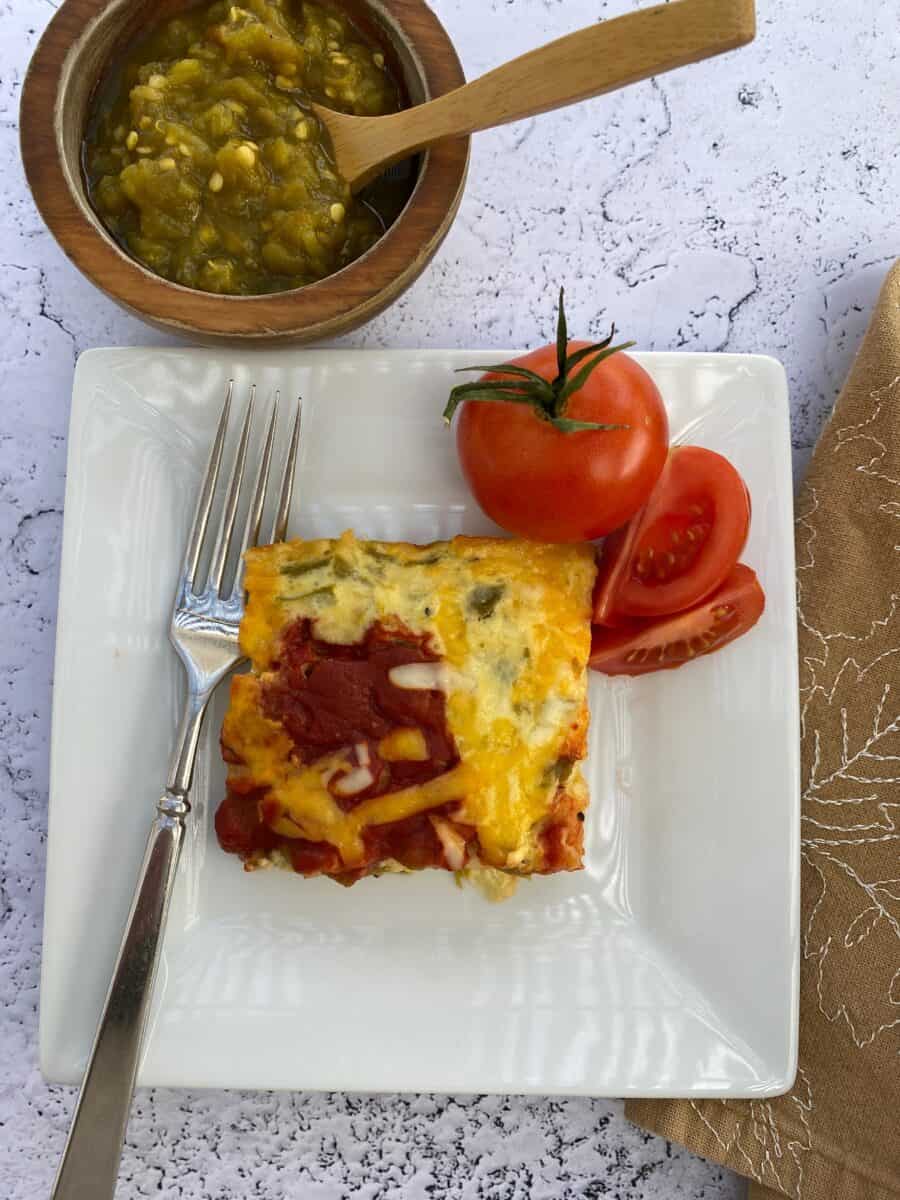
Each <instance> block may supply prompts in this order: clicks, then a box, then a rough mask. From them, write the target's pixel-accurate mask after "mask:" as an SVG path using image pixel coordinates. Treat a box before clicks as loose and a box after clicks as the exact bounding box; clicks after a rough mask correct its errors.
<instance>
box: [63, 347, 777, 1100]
mask: <svg viewBox="0 0 900 1200" xmlns="http://www.w3.org/2000/svg"><path fill="white" fill-rule="evenodd" d="M483 353H484V352H483V351H477V352H469V351H447V352H443V351H423V352H416V351H404V350H400V351H329V350H321V351H290V350H288V351H278V352H267V353H265V354H261V353H259V352H253V351H234V352H231V351H221V350H220V351H206V350H193V349H184V350H137V349H126V350H92V351H89V352H88V353H87V354H84V355H83V356H82V357H81V359H80V360H79V362H78V368H77V371H76V374H75V389H74V398H73V404H72V422H71V431H70V440H69V467H68V482H67V492H66V510H65V531H64V543H63V555H62V579H61V591H60V608H59V631H58V644H57V656H56V682H55V694H54V706H53V747H52V785H51V798H50V837H49V852H48V860H47V901H46V923H45V929H44V961H43V979H42V989H41V1025H40V1029H41V1063H42V1068H43V1071H44V1074H45V1075H46V1076H47V1077H48V1078H49V1079H51V1080H54V1081H64V1082H74V1081H76V1080H77V1079H78V1078H79V1077H80V1075H81V1072H82V1070H83V1067H84V1065H85V1061H86V1057H87V1053H88V1050H89V1046H90V1043H91V1038H92V1034H93V1030H94V1027H95V1024H96V1021H97V1017H98V1013H99V1009H100V1005H101V1002H102V998H103V995H104V993H105V990H106V986H107V981H108V978H109V973H110V969H111V965H112V961H113V958H114V956H115V950H116V946H117V944H118V940H119V935H120V930H121V926H122V923H123V920H124V917H125V913H126V911H127V908H128V902H129V898H130V895H131V890H132V886H133V882H134V879H135V874H136V871H137V867H138V863H139V861H140V857H141V853H142V849H143V843H144V838H145V835H146V830H147V827H148V823H149V821H150V817H151V813H152V809H153V804H154V801H155V800H156V798H157V795H158V792H159V789H160V787H161V785H162V782H163V779H164V773H165V767H166V762H167V758H168V753H169V749H170V746H171V741H172V736H173V732H174V724H175V719H176V714H177V712H178V711H179V704H180V696H181V688H182V679H181V673H180V668H179V666H178V664H177V662H176V659H175V655H174V653H173V652H172V650H171V649H170V647H169V644H168V641H167V620H168V612H169V605H170V602H171V596H172V592H173V587H174V581H175V577H176V573H177V569H178V561H179V558H180V554H181V549H182V545H183V542H184V539H185V535H186V530H187V526H188V523H189V514H190V511H191V508H192V505H193V501H194V496H195V492H196V489H197V487H198V484H199V478H200V473H201V468H202V464H203V461H204V459H205V456H206V453H207V449H208V445H209V440H210V437H211V434H212V430H213V426H214V423H215V416H216V414H217V412H218V409H219V406H220V404H221V400H222V395H223V392H224V387H225V382H226V380H227V379H228V378H229V376H232V375H233V376H234V378H235V380H236V383H237V386H238V395H245V394H246V391H245V389H246V387H247V384H248V382H249V381H250V380H251V379H255V380H256V382H257V384H258V385H259V387H260V389H261V392H262V395H263V397H265V396H267V395H268V394H269V393H270V392H271V390H272V389H274V388H275V387H280V388H281V391H282V394H283V395H284V396H294V395H296V394H298V393H302V395H303V397H304V403H305V407H304V424H303V442H302V451H301V458H300V466H299V475H298V491H297V493H296V496H295V511H294V514H293V522H292V532H293V533H294V534H295V535H299V536H325V535H333V534H337V533H339V532H340V531H341V530H342V529H344V528H346V527H348V526H353V527H354V528H355V529H356V530H357V532H358V533H360V534H361V535H363V536H366V537H379V538H390V539H394V538H405V539H410V540H413V541H428V540H432V539H435V538H439V537H448V536H451V535H453V534H455V533H459V532H464V533H484V532H492V531H493V526H492V525H491V524H490V522H488V521H486V519H485V518H484V517H483V516H482V514H481V513H480V512H479V511H478V509H477V507H476V506H475V504H474V502H473V500H472V498H471V496H470V495H469V493H468V491H467V488H466V486H465V484H464V482H463V480H462V478H461V476H460V474H459V471H458V468H457V463H456V455H455V450H454V440H453V437H452V436H451V435H450V434H449V433H448V432H447V431H446V430H445V428H444V427H443V425H442V422H441V419H440V414H441V409H442V407H443V403H444V400H445V398H446V394H447V391H448V388H449V387H450V386H451V384H452V381H453V376H452V371H453V368H454V367H458V366H460V365H463V364H468V363H471V362H473V361H474V362H478V361H479V360H480V359H482V358H483ZM490 357H491V358H492V359H493V360H497V359H498V358H502V357H504V352H499V351H493V352H492V353H491V355H490ZM636 357H638V358H639V360H640V361H641V362H642V363H643V364H644V366H645V367H646V368H647V369H648V370H649V371H650V373H651V374H652V375H653V377H654V378H655V379H656V381H657V383H658V384H659V386H660V389H661V391H662V394H663V396H664V397H665V400H666V404H667V405H668V408H669V412H670V417H671V425H672V434H673V436H680V435H685V434H687V438H688V440H691V441H694V442H697V443H700V444H703V445H706V446H709V447H711V448H713V449H715V450H719V451H722V452H723V453H724V454H727V455H728V457H729V458H730V459H731V460H732V461H733V462H734V463H735V465H736V466H737V467H738V469H739V470H740V471H741V472H742V473H743V475H744V477H745V479H746V480H747V483H748V485H749V487H750V491H751V493H752V496H753V527H752V531H751V535H750V541H749V544H748V546H747V549H746V551H745V554H744V558H745V559H746V561H747V562H749V563H750V564H751V565H752V566H753V567H754V568H756V570H757V571H758V573H759V575H760V578H761V580H762V582H763V585H764V587H765V590H766V594H767V597H768V604H767V607H766V611H765V614H764V616H763V618H762V620H761V622H760V624H759V625H758V626H757V628H756V629H754V630H753V632H752V633H751V634H750V635H749V636H747V637H746V638H744V639H742V640H741V641H739V642H737V643H735V644H734V645H733V646H730V647H729V648H728V649H726V650H725V651H724V652H723V653H721V654H715V655H713V656H711V657H710V658H707V659H703V660H702V661H700V662H698V663H694V664H691V665H690V666H688V667H685V668H684V669H682V670H680V671H675V672H670V673H663V674H660V675H650V676H647V677H645V678H642V679H637V680H627V679H620V680H610V679H605V678H602V677H599V676H597V677H595V678H593V679H592V682H591V709H592V714H593V716H592V724H591V743H590V745H591V749H590V760H589V764H588V769H587V776H588V781H589V784H590V788H591V807H590V809H589V812H588V823H587V826H586V841H587V848H586V856H585V857H586V869H585V870H584V871H582V872H579V873H575V874H564V875H559V876H553V877H550V878H546V879H535V880H532V881H525V882H524V883H523V884H521V885H520V887H519V890H518V893H517V894H516V896H515V897H514V898H513V899H511V900H509V901H507V902H506V903H504V904H490V903H488V902H487V901H486V900H484V899H483V898H482V897H481V896H480V894H479V893H478V892H477V891H475V890H473V889H463V890H458V889H457V888H456V887H455V886H454V882H453V879H452V877H450V876H448V875H444V874H442V873H440V872H425V873H423V874H422V875H420V876H414V877H388V878H382V879H378V880H374V879H370V880H365V881H363V882H362V883H360V884H357V885H356V886H354V887H353V888H350V889H348V890H345V889H343V888H341V887H338V886H336V885H335V884H333V883H331V882H329V881H327V880H301V879H299V878H296V877H294V876H291V875H289V874H287V873H281V872H260V873H255V874H252V875H251V874H245V873H244V872H243V871H242V870H241V869H240V864H239V863H238V862H237V861H236V860H235V859H234V858H233V857H230V856H226V855H225V854H223V853H222V852H221V851H220V849H219V847H218V845H217V844H216V841H215V837H214V834H213V832H212V813H213V812H214V810H215V807H216V804H217V802H218V799H219V797H220V796H221V794H222V790H223V780H224V772H223V769H222V767H221V765H220V762H219V756H218V747H217V738H218V726H219V723H220V721H221V716H222V712H223V708H224V701H225V696H224V694H223V695H221V696H220V697H219V698H218V700H219V703H218V705H217V706H216V708H215V710H214V711H213V712H212V713H211V719H209V720H208V722H207V728H206V731H205V740H204V744H203V747H202V752H201V757H200V762H199V766H198V775H197V780H196V784H195V789H194V805H195V808H194V813H193V816H192V819H191V823H190V832H189V837H188V840H187V845H186V847H185V853H184V857H183V859H182V863H181V872H180V878H179V881H178V887H177V890H176V895H175V899H174V902H173V908H172V912H171V917H170V920H169V926H168V930H167V932H166V937H165V944H164V950H163V961H162V966H161V969H160V973H159V978H158V981H157V987H156V993H155V997H154V1002H153V1008H152V1019H151V1022H150V1029H149V1034H148V1037H147V1040H146V1044H145V1050H144V1055H143V1061H142V1064H141V1068H140V1078H139V1082H141V1083H144V1084H168V1085H174V1086H191V1087H198V1086H210V1087H222V1086H235V1087H270V1088H315V1089H341V1090H348V1091H387V1090H389V1091H395V1090H396V1091H438V1092H538V1093H551V1094H552V1093H574V1094H578V1093H586V1094H592V1095H598V1096H611V1095H616V1096H621V1095H648V1096H650V1095H655V1096H673V1095H686V1096H765V1095H772V1094H775V1093H778V1092H782V1091H784V1090H786V1089H787V1088H788V1087H789V1086H790V1084H791V1082H792V1080H793V1077H794V1071H795V1064H796V1053H797V978H798V952H799V940H798V879H799V858H798V833H799V795H798V699H797V661H796V640H795V608H794V585H793V557H794V556H793V536H792V490H791V470H790V450H789V442H788V403H787V388H786V383H785V376H784V372H783V370H782V368H781V367H780V365H779V364H778V363H777V362H775V361H773V360H772V359H768V358H762V357H755V356H744V355H724V354H716V355H704V354H694V355H691V354H645V355H638V356H636ZM457 378H458V377H457ZM222 691H223V693H224V691H225V689H222Z"/></svg>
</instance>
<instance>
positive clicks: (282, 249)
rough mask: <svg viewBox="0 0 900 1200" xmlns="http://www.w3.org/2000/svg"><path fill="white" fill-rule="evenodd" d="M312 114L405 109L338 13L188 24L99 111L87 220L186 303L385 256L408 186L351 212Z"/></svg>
mask: <svg viewBox="0 0 900 1200" xmlns="http://www.w3.org/2000/svg"><path fill="white" fill-rule="evenodd" d="M313 101H314V102H317V103H321V104H323V105H326V106H327V107H329V108H334V109H337V110H339V111H341V112H345V113H353V114H355V115H358V116H376V115H381V114H384V113H390V112H396V111H397V110H398V109H399V108H400V107H401V92H400V89H399V87H398V85H397V83H396V81H395V80H394V79H393V77H392V76H391V74H390V72H389V70H388V68H387V65H386V63H385V58H384V55H383V53H382V52H381V50H380V49H379V48H378V46H377V45H375V44H374V43H371V42H369V41H367V40H366V39H365V36H364V35H363V34H362V33H361V32H360V30H359V29H357V28H356V27H355V26H354V25H353V24H352V23H351V21H350V20H349V18H348V17H347V16H346V15H345V14H344V13H343V12H342V11H341V10H340V9H339V8H337V7H332V6H331V5H327V4H310V3H306V2H305V0H241V3H240V4H228V3H215V4H212V5H203V6H201V7H199V8H194V9H189V10H188V11H187V12H185V13H184V14H183V15H181V16H178V17H175V18H173V19H171V20H168V21H166V22H165V23H163V24H161V25H160V26H159V27H158V28H156V29H154V30H152V31H151V32H150V33H149V35H148V36H146V37H145V38H143V39H142V40H141V41H140V42H139V43H137V44H136V45H135V46H133V47H132V48H131V49H130V50H129V52H128V53H127V54H126V55H125V56H124V57H123V59H122V60H121V66H120V67H119V68H118V70H117V72H116V74H115V76H114V77H112V78H111V79H109V80H108V81H107V82H106V83H105V84H104V85H103V86H102V87H101V88H100V90H99V91H98V93H97V95H96V96H95V98H94V106H95V107H94V112H93V114H92V116H91V120H90V122H89V125H88V130H87V135H86V139H85V145H84V172H85V176H86V180H87V185H88V191H89V194H90V197H91V201H92V203H93V205H94V208H95V209H96V211H97V213H98V215H99V216H100V219H101V220H102V221H103V224H104V225H105V226H106V228H107V229H108V230H109V232H110V233H111V234H112V236H113V237H114V238H115V240H116V241H117V242H118V243H119V244H120V245H121V246H122V247H123V248H124V249H125V250H126V251H127V252H128V253H130V254H131V255H132V256H133V257H134V258H136V259H138V260H139V261H140V262H142V263H143V264H144V265H145V266H146V267H148V268H149V269H150V270H151V271H154V272H155V273H156V274H158V275H161V276H163V278H165V279H169V280H172V281H173V282H175V283H180V284H184V285H185V286H186V287H192V288H197V289H199V290H201V291H205V292H218V293H223V294H228V295H259V294H263V293H267V292H280V291H285V290H287V289H290V288H297V287H302V286H304V285H305V284H308V283H313V282H315V281H316V280H318V279H322V278H324V277H325V276H326V275H330V274H332V273H333V272H334V271H337V270H340V268H341V267H344V266H346V265H347V264H348V263H350V262H352V261H353V260H354V259H355V258H358V257H359V255H360V254H363V253H364V252H365V251H366V250H368V249H369V248H370V247H371V246H372V245H373V244H374V243H375V242H376V241H377V239H378V238H379V237H380V236H381V234H382V233H383V231H384V229H385V227H386V226H387V225H388V224H390V222H391V221H392V220H393V219H394V218H395V217H396V216H397V214H398V213H399V211H400V209H401V208H402V207H403V204H404V203H405V201H406V199H407V198H408V195H409V191H410V190H411V185H410V183H409V182H408V181H406V180H402V181H400V180H398V181H397V182H395V183H394V184H382V185H381V186H380V190H379V191H378V192H377V193H374V192H373V193H372V195H371V197H370V201H369V202H366V201H364V200H362V199H360V198H358V197H354V196H352V195H351V194H350V189H349V187H348V186H347V184H346V182H345V181H344V180H343V179H342V178H340V176H339V175H338V174H337V172H336V170H335V166H334V163H333V161H332V158H331V156H330V145H329V143H328V138H327V134H326V132H325V130H324V129H323V127H322V126H321V124H320V123H319V122H318V121H317V119H316V117H315V116H314V114H313V112H312V110H311V108H310V103H311V102H313Z"/></svg>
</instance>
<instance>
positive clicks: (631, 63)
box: [367, 0, 756, 165]
mask: <svg viewBox="0 0 900 1200" xmlns="http://www.w3.org/2000/svg"><path fill="white" fill-rule="evenodd" d="M755 31H756V19H755V11H754V2H753V0H673V3H670V4H659V5H657V6H656V7H654V8H646V9H643V10H641V11H639V12H634V13H629V14H628V15H626V16H623V17H616V18H614V19H613V20H610V21H603V22H601V23H599V24H597V25H592V26H591V27H590V28H588V29H581V30H579V31H578V32H577V33H570V34H569V35H568V36H567V37H561V38H559V39H558V40H557V41H555V42H550V44H549V45H547V46H542V47H541V48H540V49H539V50H532V51H531V52H530V53H528V54H523V55H522V56H521V58H516V59H513V61H512V62H509V63H506V64H505V65H504V66H502V67H497V68H496V69H495V70H493V71H489V72H488V73H487V75H482V76H481V78H480V79H476V80H474V81H473V82H472V83H467V84H466V85H465V86H464V87H461V88H457V89H456V90H455V91H452V92H448V93H447V94H446V95H444V96H441V97H439V98H438V99H437V100H432V101H430V102H429V103H427V104H421V105H419V106H417V107H415V108H411V109H407V110H405V111H404V112H401V113H397V114H396V115H394V116H390V117H374V118H371V119H370V120H371V125H372V143H371V146H370V149H371V153H372V154H373V155H374V154H375V153H377V154H378V161H379V163H381V164H382V165H387V164H389V163H390V162H396V161H397V160H398V159H400V158H402V157H405V156H406V155H407V154H410V153H412V152H413V151H415V150H421V149H423V148H424V147H425V146H428V145H431V144H432V143H433V142H436V141H438V140H440V139H441V138H445V137H453V136H456V135H460V134H466V133H474V132H475V131H476V130H478V129H489V128H491V127H492V126H494V125H504V124H506V123H507V122H508V121H518V120H521V119H522V118H523V117H532V116H535V115H536V114H537V113H542V112H547V111H549V110H550V109H553V108H561V107H562V106H563V105H566V104H573V103H575V102H576V101H578V100H586V99H588V98H589V97H590V96H599V95H601V94H602V93H603V92H609V91H612V90H613V89H615V88H619V87H624V86H625V85H627V84H629V83H636V82H637V81H638V80H639V79H647V78H648V77H649V76H651V75H659V74H660V73H661V72H663V71H671V70H672V69H673V68H675V67H681V66H684V65H685V64H687V63H692V62H696V61H698V60H699V59H702V58H709V57H711V56H712V55H714V54H721V53H722V52H723V51H725V50H732V49H734V48H735V47H737V46H742V45H744V44H745V43H746V42H749V41H752V39H753V36H754V34H755ZM367 123H368V122H367ZM376 131H377V132H376Z"/></svg>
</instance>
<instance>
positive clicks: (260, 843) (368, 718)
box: [215, 618, 474, 883]
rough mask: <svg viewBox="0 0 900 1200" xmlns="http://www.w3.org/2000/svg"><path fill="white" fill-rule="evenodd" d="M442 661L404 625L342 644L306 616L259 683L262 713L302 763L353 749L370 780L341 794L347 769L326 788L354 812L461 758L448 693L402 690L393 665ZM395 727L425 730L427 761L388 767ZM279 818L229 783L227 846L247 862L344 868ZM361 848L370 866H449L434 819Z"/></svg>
mask: <svg viewBox="0 0 900 1200" xmlns="http://www.w3.org/2000/svg"><path fill="white" fill-rule="evenodd" d="M439 661H440V656H439V655H438V654H437V653H436V652H435V651H434V649H433V647H432V645H431V640H430V638H429V637H428V636H427V635H424V636H422V635H417V634H414V633H412V632H411V631H410V630H408V629H406V628H404V627H400V626H393V627H388V626H385V625H382V624H380V623H376V624H375V625H373V626H371V628H370V629H369V630H368V632H367V634H366V636H365V638H364V639H363V641H361V642H358V643H355V644H353V645H343V644H336V643H331V642H325V641H321V640H319V639H318V638H316V637H314V636H313V632H312V623H311V622H310V621H309V620H308V619H306V618H304V619H302V620H298V621H295V622H294V623H293V624H292V625H290V626H289V627H288V628H287V629H286V630H285V631H284V634H283V636H282V640H281V645H280V649H279V656H278V661H277V662H276V663H275V664H274V666H273V670H272V673H271V675H270V676H269V677H267V678H266V679H265V680H264V682H263V684H262V689H261V701H262V709H263V712H264V714H265V715H266V716H267V717H268V718H269V719H270V720H273V721H278V722H279V723H280V724H281V726H282V727H283V729H284V730H285V732H286V733H287V734H288V735H289V736H290V738H291V740H292V742H293V743H294V746H295V747H296V750H297V754H298V758H299V760H300V761H302V762H304V763H314V762H316V761H317V760H319V759H321V758H323V757H325V756H327V755H330V754H334V753H336V752H346V754H347V765H348V769H349V770H357V769H362V768H364V769H365V772H366V773H367V774H366V775H365V776H364V778H367V779H368V778H369V777H371V781H370V782H369V783H368V784H367V786H365V787H362V788H360V789H358V790H355V791H354V792H353V793H352V794H341V791H340V787H339V783H340V781H341V780H342V779H346V778H347V772H345V773H344V774H341V775H336V776H335V779H334V781H333V782H329V784H328V787H329V791H331V793H332V795H333V796H334V798H335V800H336V802H337V803H338V804H339V805H340V807H341V808H343V809H344V810H345V811H349V810H350V809H352V808H353V807H354V806H355V805H357V804H359V803H360V802H361V801H363V800H367V799H369V798H370V797H373V796H379V795H383V794H384V793H386V792H393V791H398V790H400V789H402V788H407V787H412V786H415V785H418V784H423V783H426V782H427V781H428V780H430V779H434V778H435V777H436V776H438V775H441V774H443V773H444V772H445V771H448V770H450V769H451V768H452V767H454V766H455V765H456V764H457V763H458V762H459V754H458V752H457V749H456V745H455V742H454V740H453V736H452V734H451V733H450V730H449V727H448V725H447V715H446V699H445V696H444V694H443V692H441V691H439V690H437V689H424V688H410V687H398V686H396V685H395V684H394V683H392V682H391V679H390V672H391V671H392V670H393V669H394V668H395V667H404V666H409V665H411V664H415V663H434V662H439ZM398 729H405V730H418V731H419V732H420V733H421V735H422V737H423V739H424V744H425V747H426V750H427V754H426V756H425V757H423V758H421V759H400V760H399V761H398V760H396V759H392V760H391V761H385V759H384V758H383V757H382V756H381V755H380V754H379V752H378V746H379V744H380V743H381V742H382V740H383V739H384V738H385V737H387V736H388V735H389V734H392V733H394V732H395V731H396V730H398ZM225 754H226V758H227V757H228V754H229V752H228V751H227V748H226V750H225ZM267 810H268V811H267ZM443 811H444V809H443V808H442V809H435V810H434V813H435V814H437V813H438V812H443ZM276 816H277V805H274V804H273V803H272V802H270V801H269V800H268V799H267V793H266V790H265V789H260V788H256V787H253V788H252V790H248V791H246V792H244V793H242V792H241V791H240V790H239V789H236V788H235V787H234V786H233V785H230V786H229V790H228V794H227V795H226V797H225V799H224V800H223V802H222V804H221V805H220V806H219V809H218V811H217V813H216V818H215V826H216V834H217V836H218V839H219V842H220V844H221V846H222V848H223V849H224V850H227V851H230V852H231V853H237V854H240V855H241V856H242V857H245V858H246V857H249V856H251V855H252V854H254V853H255V852H257V851H267V850H271V849H274V848H280V849H281V850H283V852H284V853H285V855H286V856H287V857H288V859H289V860H290V862H291V865H292V866H293V868H294V870H295V871H297V872H298V873H300V874H303V875H318V874H334V873H337V872H340V868H341V859H340V856H339V855H338V852H337V850H336V848H335V847H334V846H332V845H330V844H329V843H327V842H311V841H307V840H306V839H303V838H287V837H283V836H281V835H279V834H277V833H275V832H274V831H273V830H272V829H271V828H270V826H269V824H268V823H267V821H269V820H273V819H274V818H275V817H276ZM473 832H474V831H473ZM364 844H365V848H366V863H375V862H379V861H382V860H383V859H385V858H393V859H395V860H396V861H398V862H400V863H402V864H403V865H404V866H407V867H409V868H411V869H420V868H423V867H430V866H437V867H439V866H444V865H446V864H445V860H444V852H443V848H442V845H441V842H440V839H439V838H438V836H437V834H436V832H435V829H434V826H433V825H432V823H431V821H430V820H429V814H428V813H417V814H415V815H413V816H411V817H408V818H405V819H404V820H400V821H394V822H391V823H389V824H386V825H380V826H373V827H371V828H369V829H367V830H366V831H365V833H364ZM366 870H367V867H366V866H365V865H363V866H362V867H360V869H358V870H354V871H353V872H348V873H346V877H345V878H344V881H345V882H348V883H349V882H353V880H354V879H356V878H359V877H360V875H363V874H365V873H366Z"/></svg>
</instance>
